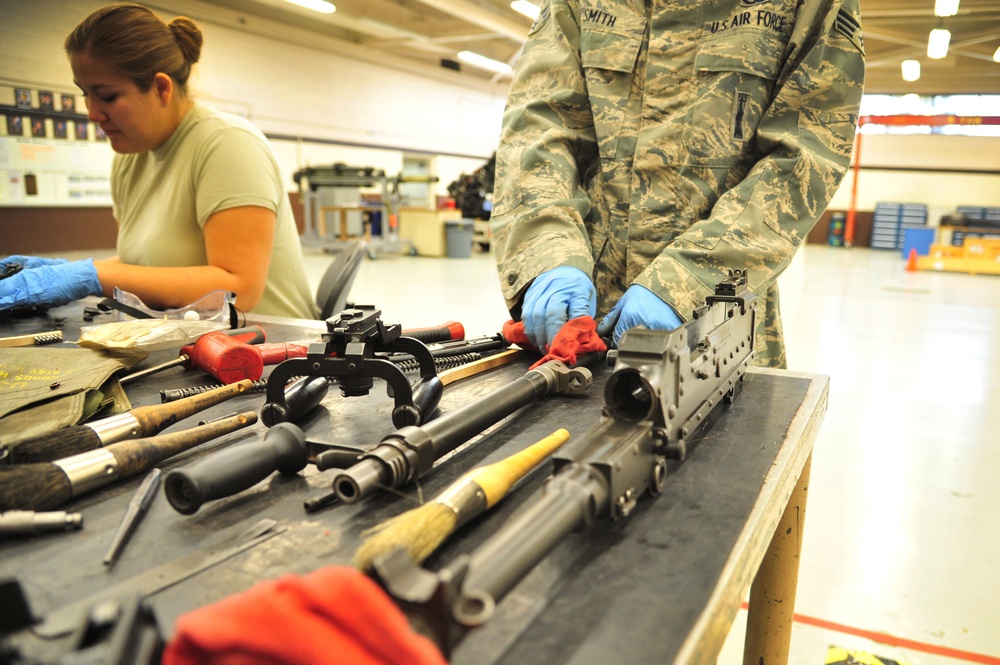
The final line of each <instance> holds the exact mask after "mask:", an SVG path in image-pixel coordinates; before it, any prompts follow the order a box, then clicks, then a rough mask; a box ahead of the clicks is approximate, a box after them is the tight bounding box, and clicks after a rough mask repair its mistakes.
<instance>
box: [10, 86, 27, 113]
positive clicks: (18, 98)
mask: <svg viewBox="0 0 1000 665" xmlns="http://www.w3.org/2000/svg"><path fill="white" fill-rule="evenodd" d="M14 104H15V105H16V106H17V108H19V109H30V108H31V91H30V90H28V89H27V88H14Z"/></svg>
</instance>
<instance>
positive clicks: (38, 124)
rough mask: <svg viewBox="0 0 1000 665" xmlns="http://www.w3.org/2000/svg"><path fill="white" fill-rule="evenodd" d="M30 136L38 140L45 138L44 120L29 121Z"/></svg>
mask: <svg viewBox="0 0 1000 665" xmlns="http://www.w3.org/2000/svg"><path fill="white" fill-rule="evenodd" d="M31 135H32V136H35V137H38V138H45V118H32V119H31Z"/></svg>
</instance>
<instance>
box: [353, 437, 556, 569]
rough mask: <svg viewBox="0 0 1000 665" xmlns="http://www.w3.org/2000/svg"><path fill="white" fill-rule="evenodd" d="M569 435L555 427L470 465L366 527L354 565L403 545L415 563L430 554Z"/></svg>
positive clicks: (369, 562) (365, 566)
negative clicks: (415, 504)
mask: <svg viewBox="0 0 1000 665" xmlns="http://www.w3.org/2000/svg"><path fill="white" fill-rule="evenodd" d="M568 440H569V432H567V431H566V430H565V429H558V430H556V431H555V432H553V433H552V434H550V435H549V436H547V437H545V438H544V439H542V440H541V441H539V442H537V443H535V444H532V445H531V446H528V447H527V448H525V449H524V450H522V451H521V452H519V453H515V454H514V455H511V456H510V457H508V458H507V459H504V460H500V461H499V462H495V463H494V464H489V465H487V466H483V467H480V468H478V469H473V470H472V471H470V472H468V473H467V474H465V475H464V476H462V477H461V478H459V479H458V480H457V481H455V482H454V483H452V484H451V485H449V486H448V488H447V489H445V491H444V492H442V493H441V494H439V495H438V496H437V497H435V498H434V499H433V500H431V501H428V502H427V503H425V504H424V505H422V506H420V507H419V508H414V509H413V510H409V511H407V512H405V513H403V514H401V515H397V516H396V517H393V518H391V519H389V520H386V521H385V522H383V523H382V524H379V525H378V526H376V527H373V528H372V529H369V530H368V531H366V532H365V533H364V534H362V535H363V536H365V537H366V540H365V542H364V543H362V544H361V547H359V548H358V551H357V553H356V554H355V555H354V565H355V566H356V567H357V568H359V569H360V570H364V571H367V570H370V569H371V568H372V564H373V562H374V561H375V559H376V558H378V557H380V556H382V555H383V554H387V553H389V552H391V551H393V550H396V549H405V550H406V551H407V552H408V553H409V555H410V557H412V558H413V560H414V561H415V562H417V563H420V562H422V561H423V560H424V559H426V558H427V557H429V556H430V555H431V554H432V553H433V552H434V550H435V549H437V547H438V546H439V545H440V544H441V543H443V542H444V541H445V539H446V538H448V536H450V535H451V534H452V533H453V532H454V531H455V530H456V529H458V528H459V527H460V526H462V525H463V524H466V523H467V522H469V521H470V520H471V519H472V518H474V517H476V516H477V515H481V514H482V513H484V512H486V511H487V510H489V509H490V508H492V507H493V506H494V505H496V503H497V502H498V501H499V500H500V499H502V498H503V496H504V495H505V494H506V493H507V491H508V490H510V488H511V487H512V486H513V485H514V483H516V482H517V481H518V480H520V479H521V478H523V477H524V476H525V475H527V474H528V472H530V471H531V470H532V469H534V468H535V467H536V466H538V465H539V464H541V463H542V462H543V461H544V460H545V458H547V457H548V456H549V455H550V454H552V452H553V451H555V450H556V449H557V448H559V446H561V445H563V444H564V443H566V441H568Z"/></svg>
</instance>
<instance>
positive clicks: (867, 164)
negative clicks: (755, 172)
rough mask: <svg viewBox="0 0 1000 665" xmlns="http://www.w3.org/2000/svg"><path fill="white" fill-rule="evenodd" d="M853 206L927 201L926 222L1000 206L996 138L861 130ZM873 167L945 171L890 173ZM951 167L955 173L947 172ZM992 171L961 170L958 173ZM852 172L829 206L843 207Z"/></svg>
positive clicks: (999, 142) (870, 207)
mask: <svg viewBox="0 0 1000 665" xmlns="http://www.w3.org/2000/svg"><path fill="white" fill-rule="evenodd" d="M857 157H860V164H861V168H862V170H861V173H860V175H859V176H858V188H857V209H858V210H869V211H870V210H874V209H875V204H877V203H879V202H893V203H925V204H927V209H928V218H929V222H930V223H931V224H932V225H936V224H937V222H938V220H939V219H940V217H941V215H944V214H947V213H949V212H953V211H954V210H955V208H957V207H958V206H966V205H967V206H982V207H1000V138H991V137H971V136H941V135H924V134H909V135H900V134H864V135H863V136H862V138H861V147H860V153H859V154H858V155H855V158H857ZM877 167H898V168H927V169H945V170H941V171H931V172H918V171H891V170H878V169H877ZM951 169H954V171H949V170H951ZM960 170H968V171H976V170H979V171H992V173H989V174H983V173H960V172H956V171H960ZM853 178H854V175H853V173H848V175H847V177H846V178H845V179H844V182H843V183H842V184H841V186H840V189H839V190H838V191H837V194H836V196H834V199H833V201H832V202H831V203H830V207H831V208H833V209H836V210H847V209H848V208H849V206H850V202H851V188H852V182H853Z"/></svg>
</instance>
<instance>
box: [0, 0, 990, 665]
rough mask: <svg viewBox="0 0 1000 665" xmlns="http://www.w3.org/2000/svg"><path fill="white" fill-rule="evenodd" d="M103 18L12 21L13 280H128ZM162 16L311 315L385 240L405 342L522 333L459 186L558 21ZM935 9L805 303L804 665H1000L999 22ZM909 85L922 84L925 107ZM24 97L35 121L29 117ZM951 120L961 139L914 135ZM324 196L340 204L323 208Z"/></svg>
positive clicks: (866, 1)
mask: <svg viewBox="0 0 1000 665" xmlns="http://www.w3.org/2000/svg"><path fill="white" fill-rule="evenodd" d="M103 4H104V3H103V2H101V1H100V0H33V1H32V2H30V3H27V2H16V3H15V2H4V3H0V114H6V115H8V116H13V115H23V116H24V117H25V118H26V120H25V123H26V124H25V126H24V131H23V134H21V133H17V132H14V131H12V130H11V127H10V126H9V123H7V122H2V123H0V176H2V177H0V254H2V255H7V254H38V255H43V256H53V257H56V256H58V257H62V258H69V259H74V258H84V257H97V258H101V257H105V256H110V255H112V254H113V253H114V241H115V225H114V220H113V217H112V216H111V210H110V193H109V186H108V180H107V174H108V172H109V169H110V164H111V156H112V152H111V150H110V149H109V148H108V146H107V143H106V142H104V141H102V140H101V139H100V137H99V136H98V135H97V134H96V133H95V128H94V127H93V126H92V125H88V124H87V123H86V122H83V128H82V131H83V134H75V133H74V132H75V131H79V130H77V129H76V125H77V124H79V122H80V120H81V118H82V119H83V120H84V121H85V120H86V118H85V116H83V113H84V111H83V110H82V105H83V100H82V99H80V98H79V91H78V90H77V89H76V88H75V86H74V85H73V82H72V74H71V72H70V69H69V66H68V64H67V63H66V59H65V55H64V52H63V48H62V41H63V39H64V37H65V35H66V34H67V33H68V32H69V31H70V30H71V29H72V28H73V26H74V25H75V24H76V23H77V22H78V21H79V20H80V19H81V18H82V17H83V16H85V15H86V14H87V13H88V12H90V11H92V10H93V9H96V8H98V7H100V6H102V5H103ZM143 4H146V5H148V6H149V7H151V8H152V9H154V10H155V11H156V12H157V13H158V14H159V15H160V16H162V17H172V16H176V15H185V16H189V17H191V18H193V19H194V20H195V21H197V22H198V23H199V25H200V26H201V27H202V29H203V31H204V34H205V47H204V51H203V58H202V61H201V63H199V65H198V69H197V70H196V72H197V73H196V78H195V79H193V80H192V88H193V90H194V94H195V96H196V98H197V99H198V100H199V101H200V102H203V103H205V104H208V105H211V106H213V107H216V108H218V109H220V110H223V111H226V112H229V113H233V114H236V115H240V116H242V117H245V118H247V119H249V120H250V121H252V122H253V123H254V124H256V125H257V126H258V127H259V128H260V129H261V130H262V131H263V132H264V134H265V135H266V136H267V137H268V139H269V140H270V142H271V145H272V147H273V149H274V151H275V155H276V157H277V159H278V162H279V164H280V166H281V169H282V172H283V174H284V175H285V176H286V177H287V178H286V186H287V188H288V190H289V193H290V196H291V198H292V201H293V208H294V209H295V211H296V221H297V223H298V225H299V230H300V233H301V234H302V236H301V237H302V242H303V249H304V252H305V259H306V267H307V271H308V276H309V280H310V286H311V288H314V289H315V288H318V287H319V284H320V281H321V279H322V277H323V275H324V273H325V271H326V269H327V268H328V266H329V265H330V262H331V260H332V256H334V255H336V253H337V252H338V251H342V249H343V247H344V242H345V241H347V240H350V241H359V240H363V241H365V243H366V245H365V247H366V255H365V256H364V258H363V259H362V260H361V262H360V264H359V268H358V271H357V274H356V276H355V278H354V280H353V282H352V284H351V287H350V294H349V297H350V299H351V300H352V301H353V302H358V303H371V304H374V305H376V306H378V307H379V308H381V309H382V311H383V314H384V318H385V320H387V321H392V322H400V323H402V324H403V325H404V327H419V326H431V325H435V324H438V323H440V322H441V321H444V320H460V321H461V322H462V323H463V324H464V326H465V328H466V329H467V330H468V331H470V332H471V333H473V334H477V335H490V334H493V333H495V332H497V331H498V330H499V329H500V327H501V325H502V324H503V323H504V321H506V319H507V318H509V313H508V312H507V310H506V307H505V304H504V300H503V297H502V295H501V291H500V284H499V278H498V276H497V271H496V266H495V263H494V260H493V257H492V255H491V254H490V251H489V229H488V222H485V220H484V219H483V218H485V219H488V203H487V204H486V209H487V214H486V215H484V216H483V218H481V219H478V220H475V222H470V223H468V224H465V223H464V222H463V221H462V220H465V219H467V217H466V215H464V214H463V210H462V206H461V205H460V204H459V205H456V201H455V193H456V189H455V188H454V187H450V186H452V185H455V184H458V183H462V182H463V180H467V179H468V177H469V176H472V177H473V178H474V179H475V178H478V177H479V176H480V175H481V174H482V170H483V169H484V167H485V166H486V165H487V164H488V163H489V160H490V159H491V155H492V154H493V153H494V151H495V149H496V145H497V141H498V137H499V131H500V123H501V118H502V114H503V109H504V104H505V99H506V90H507V86H508V84H509V82H510V73H509V71H506V72H504V71H493V70H490V69H485V68H483V67H481V66H477V65H474V64H470V63H469V62H467V61H466V60H463V59H462V58H461V57H460V56H459V53H462V52H467V51H472V52H474V53H478V54H479V55H481V56H485V57H486V58H489V59H490V60H492V61H495V62H497V63H500V64H501V65H507V66H508V67H509V66H513V65H516V62H517V57H518V54H519V51H520V48H521V46H522V45H523V43H524V41H525V38H526V35H527V31H528V29H529V27H530V26H531V23H532V19H531V18H528V17H526V16H524V15H523V14H521V13H518V12H517V11H514V10H513V9H512V8H511V3H510V2H509V0H334V4H335V5H336V11H335V12H333V13H329V14H320V13H317V12H315V11H312V10H310V9H307V8H303V7H299V6H296V5H293V4H291V3H290V2H287V1H286V0H156V1H153V2H144V3H143ZM535 4H538V3H537V2H536V3H535ZM934 4H935V3H934V0H860V8H861V19H862V25H863V30H864V43H865V48H866V61H867V73H866V84H865V99H864V100H863V102H862V109H861V115H862V120H861V131H860V134H859V136H860V140H859V141H858V142H857V143H856V153H855V157H854V163H853V167H852V169H851V171H850V172H849V173H848V174H847V176H846V178H845V179H844V181H843V183H842V184H841V186H840V188H839V189H838V191H837V193H836V195H835V196H834V198H833V201H832V202H831V204H830V206H829V207H828V210H827V212H826V213H825V214H824V215H823V216H822V217H821V219H820V221H819V222H818V223H817V225H816V227H815V228H814V229H813V231H812V233H810V235H809V237H808V239H807V241H806V242H805V243H803V244H802V246H801V247H800V249H799V250H798V252H797V253H796V255H795V257H794V259H793V260H792V262H791V263H790V265H789V266H788V267H787V269H786V270H785V272H784V273H783V274H782V276H781V277H780V279H779V284H780V288H781V307H782V315H783V318H784V325H785V337H786V344H787V347H788V365H789V369H791V370H795V371H800V372H809V373H817V374H823V375H828V376H829V377H830V394H829V405H828V408H827V411H826V414H825V417H824V420H823V424H822V426H821V428H820V431H819V435H818V438H817V440H816V443H815V449H814V454H813V459H812V465H811V479H810V484H809V499H808V509H807V516H808V521H807V522H806V523H805V524H806V525H805V528H804V537H803V542H802V549H801V552H800V556H799V582H798V593H797V597H796V600H795V622H794V626H793V630H792V642H791V650H790V656H789V661H788V662H789V663H795V664H796V665H813V664H815V665H820V664H822V663H832V662H840V661H835V660H828V658H830V657H831V656H830V654H831V652H832V650H833V648H839V649H844V650H848V651H851V652H857V653H858V654H859V655H858V656H857V660H854V661H844V662H892V661H895V662H897V663H906V664H909V665H956V664H964V663H1000V631H998V630H997V618H998V617H1000V600H998V598H1000V541H998V536H997V534H1000V511H998V510H997V508H998V506H1000V489H998V487H1000V486H998V485H997V484H996V483H995V482H994V480H995V478H997V477H998V475H1000V450H998V449H997V448H994V447H993V446H994V445H995V443H996V440H997V437H996V434H995V433H996V432H997V431H1000V410H998V409H997V408H996V407H997V405H1000V378H998V377H997V368H998V367H1000V5H998V3H997V2H995V0H959V1H958V2H955V3H954V4H955V5H957V12H956V13H954V14H953V15H948V16H935V11H934ZM935 29H947V30H949V31H950V44H949V47H948V51H947V54H946V55H945V56H944V57H942V58H930V57H929V56H928V55H927V42H928V35H929V33H930V32H931V31H932V30H935ZM904 61H916V62H918V63H919V78H916V80H909V81H908V80H904V78H903V72H902V63H903V62H904ZM500 69H501V70H502V69H504V68H503V67H500ZM911 78H912V77H911ZM18 89H22V90H23V89H28V90H31V91H32V93H33V94H34V97H33V98H32V100H31V104H30V107H28V108H27V109H26V110H24V111H23V114H22V113H21V112H20V111H18V107H17V101H16V99H15V90H18ZM39 91H41V92H47V93H49V94H50V95H54V97H55V100H56V101H55V107H54V108H51V109H50V110H45V109H41V108H39V98H38V93H39ZM64 96H75V99H74V100H73V102H72V103H74V104H75V107H72V108H67V107H66V106H60V104H59V100H60V99H61V98H63V97H64ZM927 115H931V116H942V117H946V118H950V119H951V120H949V121H941V122H940V123H931V124H920V121H919V119H914V118H912V117H909V116H927ZM865 117H867V120H865ZM32 119H38V120H40V121H41V129H40V130H39V132H40V133H39V134H34V135H33V134H32V130H31V128H30V126H29V125H30V124H31V120H32ZM60 124H61V125H62V127H61V128H59V127H58V126H59V125H60ZM59 132H62V135H61V136H60V134H59ZM67 132H68V134H69V136H68V137H67V135H66V133H67ZM74 137H76V138H74ZM323 178H332V179H333V182H334V183H335V184H334V185H333V186H329V187H322V186H321V187H318V188H317V189H315V190H313V189H311V187H310V182H321V181H322V179H323ZM477 182H478V181H477ZM483 194H485V195H486V196H485V200H486V201H487V202H488V200H489V192H488V191H484V192H483ZM476 205H477V206H479V208H480V209H482V207H483V205H484V204H483V202H482V200H477V202H476ZM668 482H669V479H668ZM2 548H3V544H2V543H0V552H2ZM745 621H746V612H745V611H744V610H741V611H740V613H739V614H738V615H737V617H736V621H735V623H734V624H733V625H732V628H731V630H730V631H729V633H728V637H727V638H726V639H725V642H724V646H723V647H722V650H721V652H720V653H719V655H718V658H717V660H716V662H717V663H718V664H719V665H735V664H736V663H740V662H742V650H743V640H744V630H745V628H744V623H745ZM650 639H655V636H651V638H650ZM860 654H870V655H874V656H876V657H878V658H880V659H882V660H881V661H875V660H871V661H869V660H863V658H864V657H865V656H863V655H860ZM580 662H585V661H582V660H581V661H580Z"/></svg>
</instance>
